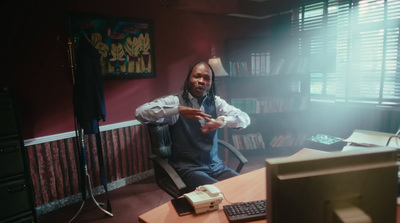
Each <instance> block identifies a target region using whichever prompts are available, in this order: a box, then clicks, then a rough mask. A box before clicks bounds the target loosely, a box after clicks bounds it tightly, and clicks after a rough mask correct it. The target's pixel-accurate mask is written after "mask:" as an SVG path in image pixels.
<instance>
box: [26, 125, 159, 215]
mask: <svg viewBox="0 0 400 223" xmlns="http://www.w3.org/2000/svg"><path fill="white" fill-rule="evenodd" d="M100 134H101V139H102V149H103V155H104V166H105V169H106V177H107V181H108V183H109V184H108V185H109V186H108V189H109V190H112V189H116V188H118V187H121V186H124V185H126V184H127V182H128V183H132V182H134V181H135V180H132V179H131V180H127V179H130V178H132V177H133V176H138V175H142V176H141V177H139V178H140V179H143V178H145V177H148V176H149V175H152V168H153V167H152V164H151V162H150V161H149V160H148V155H149V154H150V152H151V148H150V145H149V140H148V133H147V128H146V126H145V125H141V124H136V125H130V126H125V127H122V128H117V129H111V130H106V131H101V133H100ZM25 144H27V143H26V142H25ZM28 144H29V143H28ZM31 144H32V143H31ZM85 144H86V146H85V147H86V159H87V165H88V170H89V175H90V178H91V181H92V188H95V189H97V191H96V190H94V193H96V194H100V193H104V189H103V187H102V184H101V181H100V171H99V163H98V159H97V148H96V138H95V135H85ZM76 145H77V143H76V138H75V137H74V136H72V137H68V138H63V139H58V140H54V141H49V142H42V143H38V144H32V145H26V148H27V151H28V155H29V165H30V173H31V178H32V184H33V190H34V194H35V204H36V207H37V210H38V215H40V214H43V213H46V212H48V211H51V210H53V209H56V208H59V207H60V206H65V205H66V204H70V203H74V202H77V201H79V200H80V199H81V197H80V178H79V175H80V174H79V151H80V149H79V148H77V146H76ZM143 175H144V176H143ZM129 181H130V182H129ZM95 191H96V192H95ZM96 194H95V195H96ZM41 209H46V210H41Z"/></svg>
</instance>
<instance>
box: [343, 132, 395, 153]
mask: <svg viewBox="0 0 400 223" xmlns="http://www.w3.org/2000/svg"><path fill="white" fill-rule="evenodd" d="M343 141H345V142H347V143H348V145H347V146H346V147H349V146H350V147H355V149H357V147H392V148H399V149H400V136H399V135H395V134H392V133H385V132H377V131H368V130H360V129H356V130H354V132H353V133H352V134H351V136H350V137H349V138H347V139H345V140H343ZM344 149H345V148H344ZM347 149H350V148H347Z"/></svg>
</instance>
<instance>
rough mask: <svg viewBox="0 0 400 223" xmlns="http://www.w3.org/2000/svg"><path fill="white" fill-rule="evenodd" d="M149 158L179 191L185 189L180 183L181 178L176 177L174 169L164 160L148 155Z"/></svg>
mask: <svg viewBox="0 0 400 223" xmlns="http://www.w3.org/2000/svg"><path fill="white" fill-rule="evenodd" d="M149 158H150V159H151V160H152V161H153V162H154V163H156V164H157V165H158V166H160V167H161V168H162V169H163V170H164V171H165V173H167V174H168V176H169V177H170V178H171V180H172V181H173V182H174V184H175V185H176V187H177V188H178V189H179V190H182V189H184V188H186V184H185V183H184V182H183V181H182V179H181V177H180V176H179V175H178V173H177V172H176V171H175V169H174V168H172V166H171V165H170V164H169V163H168V162H167V161H165V159H163V158H161V157H159V156H156V155H150V156H149Z"/></svg>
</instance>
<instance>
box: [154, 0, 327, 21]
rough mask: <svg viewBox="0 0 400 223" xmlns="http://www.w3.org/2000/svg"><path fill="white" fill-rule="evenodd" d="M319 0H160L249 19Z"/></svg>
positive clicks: (178, 6) (168, 4)
mask: <svg viewBox="0 0 400 223" xmlns="http://www.w3.org/2000/svg"><path fill="white" fill-rule="evenodd" d="M318 1H322V0H160V2H161V4H163V5H164V6H166V7H168V8H171V9H176V10H187V11H193V12H200V13H207V14H218V15H227V16H235V17H243V18H249V19H266V18H269V17H272V16H275V15H278V14H282V13H287V12H290V10H291V9H292V8H295V7H298V6H300V5H301V4H304V3H313V2H318Z"/></svg>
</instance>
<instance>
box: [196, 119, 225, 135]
mask: <svg viewBox="0 0 400 223" xmlns="http://www.w3.org/2000/svg"><path fill="white" fill-rule="evenodd" d="M207 121H208V122H207V123H206V124H205V125H203V126H201V132H202V133H207V132H211V131H214V130H216V129H217V128H222V127H223V126H225V124H226V122H225V117H223V116H221V117H218V118H217V119H208V120H207Z"/></svg>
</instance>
